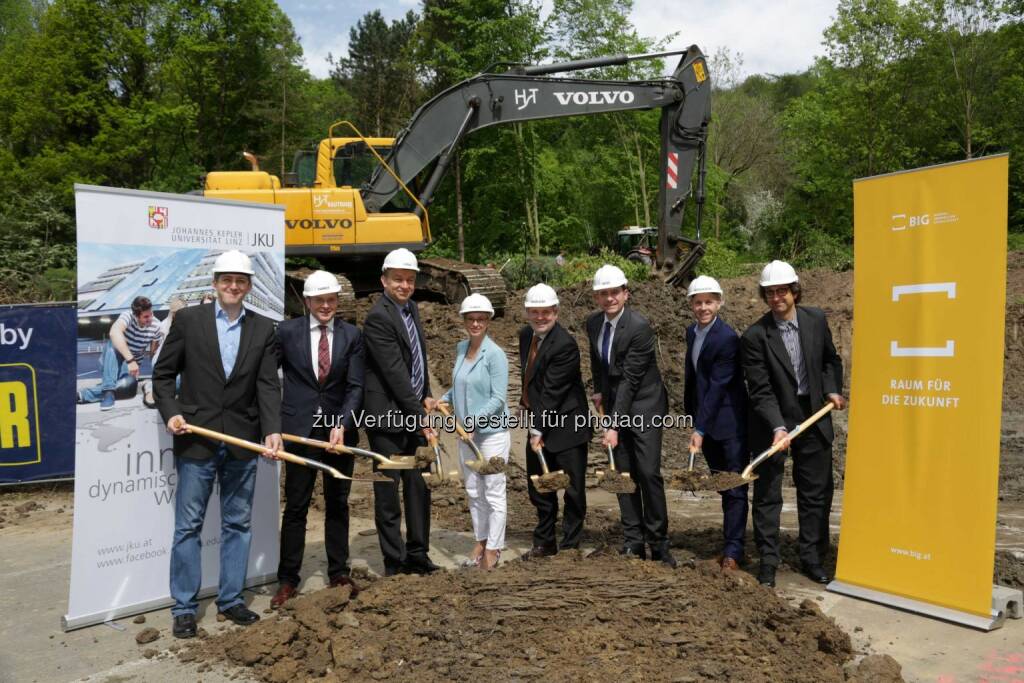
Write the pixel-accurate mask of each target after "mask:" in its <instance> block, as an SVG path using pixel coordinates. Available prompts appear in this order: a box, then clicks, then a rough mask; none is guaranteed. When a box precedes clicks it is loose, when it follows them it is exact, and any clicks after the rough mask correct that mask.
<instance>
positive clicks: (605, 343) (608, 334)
mask: <svg viewBox="0 0 1024 683" xmlns="http://www.w3.org/2000/svg"><path fill="white" fill-rule="evenodd" d="M611 341H612V324H611V323H610V322H609V321H607V320H605V321H604V339H602V340H601V362H602V363H604V369H605V371H606V372H607V371H608V366H609V365H610V364H611V359H610V358H608V350H609V347H610V346H611Z"/></svg>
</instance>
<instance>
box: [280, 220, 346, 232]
mask: <svg viewBox="0 0 1024 683" xmlns="http://www.w3.org/2000/svg"><path fill="white" fill-rule="evenodd" d="M284 224H285V225H286V226H287V227H288V229H289V230H294V229H295V228H301V229H302V230H336V229H338V228H351V227H352V221H351V220H349V219H348V218H302V219H292V220H286V221H285V222H284Z"/></svg>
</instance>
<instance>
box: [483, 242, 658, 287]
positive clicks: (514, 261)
mask: <svg viewBox="0 0 1024 683" xmlns="http://www.w3.org/2000/svg"><path fill="white" fill-rule="evenodd" d="M609 263H610V264H612V265H615V266H618V267H619V268H621V269H622V272H624V273H625V274H626V279H627V280H629V281H630V282H633V283H636V282H643V281H645V280H647V279H648V278H649V277H650V271H649V269H648V268H647V266H645V265H643V264H642V263H636V262H635V261H627V260H626V259H625V258H623V257H621V256H619V255H618V254H615V253H613V252H612V251H610V250H609V249H602V250H601V251H600V253H598V254H595V255H593V256H590V255H581V256H570V257H567V258H566V259H565V264H564V265H561V266H559V265H558V263H556V262H555V257H553V256H525V255H522V254H516V255H514V256H509V255H504V256H502V257H500V258H497V259H495V261H494V264H495V266H496V267H498V268H501V275H502V277H504V278H505V284H506V285H508V287H509V289H525V288H527V287H532V286H533V285H535V284H537V283H539V282H546V283H547V284H549V285H551V286H552V287H556V288H558V287H569V286H571V285H574V284H576V283H577V282H586V281H589V280H591V279H592V278H593V277H594V273H595V272H596V271H597V269H598V268H600V267H601V266H603V265H605V264H609Z"/></svg>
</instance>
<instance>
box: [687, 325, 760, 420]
mask: <svg viewBox="0 0 1024 683" xmlns="http://www.w3.org/2000/svg"><path fill="white" fill-rule="evenodd" d="M696 338H697V325H696V323H694V324H693V325H690V326H689V327H687V328H686V375H685V384H684V389H683V407H684V409H685V410H686V414H687V415H691V416H692V417H693V428H694V429H699V430H700V431H701V433H703V434H704V435H705V436H710V437H711V438H712V439H718V440H724V439H729V438H733V437H742V436H745V435H746V433H747V410H748V408H747V389H746V386H744V384H743V366H742V365H741V364H740V339H739V337H737V336H736V331H735V330H733V329H732V328H731V327H729V325H727V324H726V323H725V321H724V320H722V319H721V318H716V319H715V321H714V323H712V325H711V329H710V330H708V334H707V336H706V337H704V345H703V346H701V349H700V357H699V358H698V359H697V363H696V365H694V362H693V344H694V341H695V340H696Z"/></svg>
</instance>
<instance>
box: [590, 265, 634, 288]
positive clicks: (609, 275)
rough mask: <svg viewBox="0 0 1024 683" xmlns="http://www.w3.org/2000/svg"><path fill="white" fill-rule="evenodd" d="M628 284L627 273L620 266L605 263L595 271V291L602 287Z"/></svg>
mask: <svg viewBox="0 0 1024 683" xmlns="http://www.w3.org/2000/svg"><path fill="white" fill-rule="evenodd" d="M626 284H628V280H626V274H625V273H623V272H622V269H621V268H619V267H618V266H613V265H609V264H607V263H606V264H604V265H603V266H601V267H600V268H598V269H597V272H596V273H594V291H595V292H596V291H598V290H600V289H611V288H613V287H625V286H626Z"/></svg>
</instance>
